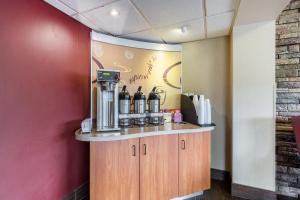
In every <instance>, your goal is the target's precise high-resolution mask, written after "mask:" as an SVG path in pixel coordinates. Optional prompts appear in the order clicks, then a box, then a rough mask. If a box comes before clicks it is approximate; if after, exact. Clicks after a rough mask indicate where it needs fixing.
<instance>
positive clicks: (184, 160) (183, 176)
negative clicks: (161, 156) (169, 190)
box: [179, 132, 211, 196]
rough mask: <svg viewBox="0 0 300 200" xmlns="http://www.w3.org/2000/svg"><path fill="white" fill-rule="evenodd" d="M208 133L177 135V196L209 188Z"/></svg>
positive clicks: (209, 137) (209, 159) (209, 158)
mask: <svg viewBox="0 0 300 200" xmlns="http://www.w3.org/2000/svg"><path fill="white" fill-rule="evenodd" d="M210 140H211V135H210V132H205V133H193V134H180V135H179V146H180V149H179V196H184V195H188V194H191V193H194V192H199V191H204V190H207V189H209V188H210V163H211V157H210Z"/></svg>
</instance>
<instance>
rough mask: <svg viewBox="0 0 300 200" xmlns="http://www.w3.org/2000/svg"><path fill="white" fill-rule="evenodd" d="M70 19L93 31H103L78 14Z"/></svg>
mask: <svg viewBox="0 0 300 200" xmlns="http://www.w3.org/2000/svg"><path fill="white" fill-rule="evenodd" d="M72 17H73V18H74V19H76V20H77V21H79V22H81V23H82V24H84V25H86V26H87V27H89V28H91V29H93V30H96V31H101V32H102V31H103V30H102V29H100V28H99V27H97V26H96V25H95V24H93V23H92V22H91V21H89V20H88V19H87V18H85V17H84V16H82V15H80V14H76V15H73V16H72Z"/></svg>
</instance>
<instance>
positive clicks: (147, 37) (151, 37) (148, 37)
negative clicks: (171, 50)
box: [122, 29, 163, 43]
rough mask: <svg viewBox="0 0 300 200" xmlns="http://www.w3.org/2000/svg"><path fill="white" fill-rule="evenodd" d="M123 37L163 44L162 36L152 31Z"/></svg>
mask: <svg viewBox="0 0 300 200" xmlns="http://www.w3.org/2000/svg"><path fill="white" fill-rule="evenodd" d="M122 37H123V38H128V39H136V40H140V41H145V42H159V43H162V42H163V41H162V40H161V38H160V36H159V35H158V34H157V32H155V31H154V30H152V29H150V30H146V31H141V32H137V33H132V34H129V35H123V36H122Z"/></svg>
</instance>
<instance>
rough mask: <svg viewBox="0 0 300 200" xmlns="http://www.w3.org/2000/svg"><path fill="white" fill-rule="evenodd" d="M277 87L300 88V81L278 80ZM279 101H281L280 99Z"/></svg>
mask: <svg viewBox="0 0 300 200" xmlns="http://www.w3.org/2000/svg"><path fill="white" fill-rule="evenodd" d="M277 87H279V88H300V82H288V81H286V82H278V83H277ZM277 103H280V101H279V102H277ZM294 103H299V101H297V102H294Z"/></svg>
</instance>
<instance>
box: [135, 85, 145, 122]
mask: <svg viewBox="0 0 300 200" xmlns="http://www.w3.org/2000/svg"><path fill="white" fill-rule="evenodd" d="M141 90H142V86H139V88H138V90H137V92H136V93H135V94H134V96H133V102H134V113H135V114H144V113H146V96H145V95H144V94H143V92H142V91H141ZM135 124H136V125H139V126H143V125H145V118H137V119H135Z"/></svg>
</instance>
